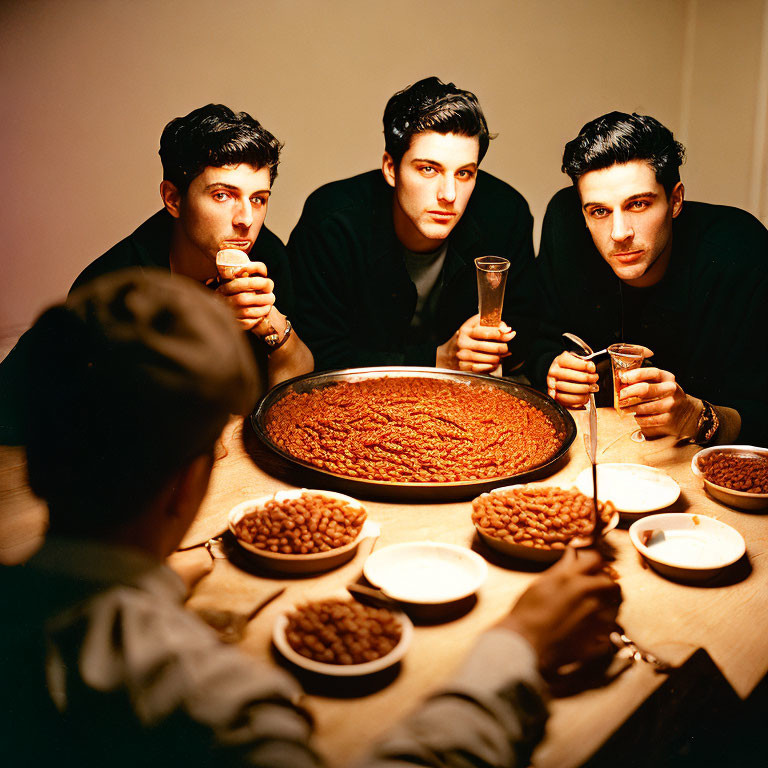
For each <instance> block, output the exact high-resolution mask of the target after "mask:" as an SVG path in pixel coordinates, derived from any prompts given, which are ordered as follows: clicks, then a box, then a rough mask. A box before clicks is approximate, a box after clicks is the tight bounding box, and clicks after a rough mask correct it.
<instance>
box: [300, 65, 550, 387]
mask: <svg viewBox="0 0 768 768" xmlns="http://www.w3.org/2000/svg"><path fill="white" fill-rule="evenodd" d="M384 140H385V152H384V158H383V161H382V167H381V170H374V171H369V172H368V173H363V174H360V175H359V176H354V177H352V178H350V179H344V180H342V181H335V182H332V183H330V184H327V185H325V186H323V187H321V188H320V189H318V190H317V191H315V192H314V193H313V194H312V195H310V197H309V198H308V200H307V201H306V204H305V206H304V210H303V213H302V214H301V218H300V219H299V222H298V224H297V225H296V227H295V229H294V230H293V232H292V234H291V237H290V239H289V241H288V250H289V252H290V256H291V266H292V269H293V271H294V282H295V286H296V299H297V301H296V326H297V328H299V329H300V331H301V334H302V336H303V337H304V338H305V339H306V341H307V344H308V345H309V347H310V348H311V349H312V352H313V354H314V357H315V366H316V368H317V369H325V368H345V367H349V366H360V365H398V364H400V365H422V366H438V367H442V368H454V369H460V370H465V371H476V372H486V373H487V372H491V371H493V370H494V369H496V368H497V366H498V365H499V363H500V362H501V360H502V359H503V358H505V357H507V356H510V360H509V361H508V364H507V366H505V367H509V368H514V367H516V366H518V365H520V364H521V363H522V362H523V360H524V359H525V348H526V346H527V344H528V341H529V338H530V333H531V326H532V318H533V316H534V314H535V310H536V304H537V302H536V284H535V277H534V269H533V262H534V259H533V245H532V218H531V214H530V212H529V210H528V206H527V204H526V202H525V200H524V199H523V197H522V196H521V195H520V194H519V193H518V192H516V191H515V190H514V189H512V187H510V186H509V185H508V184H506V183H504V182H503V181H500V180H499V179H497V178H495V177H493V176H491V175H490V174H487V173H484V172H483V171H480V170H479V165H480V163H481V161H482V160H483V157H484V156H485V154H486V151H487V149H488V144H489V140H490V135H489V132H488V126H487V123H486V120H485V117H484V115H483V112H482V110H481V108H480V105H479V103H478V101H477V98H476V97H475V96H474V94H472V93H470V92H469V91H463V90H461V89H459V88H457V87H456V86H455V85H453V84H452V83H449V84H447V85H446V84H444V83H442V82H441V81H440V80H438V79H437V78H436V77H429V78H426V79H424V80H421V81H419V82H417V83H415V84H414V85H412V86H410V87H408V88H406V89H404V90H402V91H400V92H398V93H396V94H395V95H394V96H393V97H392V98H391V99H390V100H389V102H388V103H387V106H386V109H385V110H384ZM487 255H496V256H504V257H506V258H508V259H509V260H510V262H511V266H510V269H509V278H508V281H507V294H506V300H505V304H504V311H503V313H502V323H501V324H500V325H499V326H497V327H485V326H481V325H480V324H479V318H478V315H477V282H476V277H475V265H474V259H475V258H476V257H478V256H487ZM515 334H516V335H515ZM513 339H514V340H513Z"/></svg>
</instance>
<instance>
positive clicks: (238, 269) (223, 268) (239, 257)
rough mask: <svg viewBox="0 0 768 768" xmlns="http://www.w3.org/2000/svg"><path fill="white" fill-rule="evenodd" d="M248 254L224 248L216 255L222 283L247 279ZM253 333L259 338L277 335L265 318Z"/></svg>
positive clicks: (254, 328) (258, 323) (255, 327)
mask: <svg viewBox="0 0 768 768" xmlns="http://www.w3.org/2000/svg"><path fill="white" fill-rule="evenodd" d="M250 263H251V260H250V259H249V258H248V254H247V253H245V252H244V251H240V250H238V249H237V248H224V249H223V250H221V251H219V252H218V253H217V254H216V269H217V270H218V272H219V279H220V280H221V281H222V282H225V283H226V282H229V281H230V280H234V279H235V278H236V277H248V274H249V273H248V270H247V269H245V266H246V265H248V264H250ZM253 332H254V333H255V334H256V335H257V336H259V337H260V338H264V337H266V336H272V335H274V334H276V333H277V331H276V330H275V328H274V326H273V325H272V323H270V322H269V320H268V319H267V318H266V317H262V318H261V320H259V321H258V322H257V323H256V325H255V326H254V327H253Z"/></svg>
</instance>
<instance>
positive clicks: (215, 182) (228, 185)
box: [204, 181, 272, 196]
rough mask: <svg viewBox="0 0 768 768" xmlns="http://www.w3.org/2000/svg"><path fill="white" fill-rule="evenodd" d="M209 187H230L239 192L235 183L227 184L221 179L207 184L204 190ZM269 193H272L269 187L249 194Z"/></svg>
mask: <svg viewBox="0 0 768 768" xmlns="http://www.w3.org/2000/svg"><path fill="white" fill-rule="evenodd" d="M211 189H231V190H233V191H234V192H239V191H240V187H238V186H236V185H235V184H227V183H226V182H223V181H214V182H212V183H211V184H209V185H208V186H207V187H206V188H205V190H204V191H205V192H207V191H208V190H211ZM271 194H272V190H271V189H257V190H256V191H255V192H252V193H251V196H253V195H271Z"/></svg>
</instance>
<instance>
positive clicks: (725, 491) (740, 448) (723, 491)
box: [691, 445, 768, 509]
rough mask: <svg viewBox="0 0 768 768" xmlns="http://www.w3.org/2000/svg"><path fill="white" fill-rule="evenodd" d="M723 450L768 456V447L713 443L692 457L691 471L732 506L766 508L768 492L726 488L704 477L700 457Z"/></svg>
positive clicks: (705, 485) (710, 492)
mask: <svg viewBox="0 0 768 768" xmlns="http://www.w3.org/2000/svg"><path fill="white" fill-rule="evenodd" d="M716 451H722V452H723V453H735V454H738V455H741V456H750V457H752V456H761V457H766V458H768V448H758V447H757V446H754V445H713V446H711V447H710V448H704V449H703V450H701V451H699V452H698V453H697V454H696V455H695V456H694V457H693V459H691V472H693V474H694V475H696V477H700V478H701V479H702V481H703V483H704V487H705V488H706V489H707V491H708V492H709V494H710V495H711V496H713V497H714V498H716V499H717V500H718V501H722V502H723V503H724V504H728V506H731V507H738V508H739V509H764V508H765V507H768V493H748V492H746V491H733V490H731V489H730V488H724V487H723V486H722V485H715V483H711V482H710V481H709V480H707V479H706V478H705V477H704V473H703V472H702V471H701V469H699V459H700V458H702V457H703V456H707V455H708V454H710V453H714V452H716Z"/></svg>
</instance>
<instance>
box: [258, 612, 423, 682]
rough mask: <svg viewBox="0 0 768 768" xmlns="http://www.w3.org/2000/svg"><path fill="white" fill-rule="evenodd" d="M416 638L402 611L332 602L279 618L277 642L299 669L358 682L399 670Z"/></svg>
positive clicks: (276, 633)
mask: <svg viewBox="0 0 768 768" xmlns="http://www.w3.org/2000/svg"><path fill="white" fill-rule="evenodd" d="M412 635H413V624H412V623H411V621H410V619H409V618H408V617H407V616H406V615H405V614H404V613H403V612H402V611H397V610H390V609H388V608H376V607H373V606H369V605H363V604H362V603H358V602H357V601H355V600H350V599H343V598H336V597H332V598H327V599H325V600H315V601H311V602H307V603H303V604H301V605H296V606H294V607H293V609H292V610H289V611H287V612H286V613H283V614H281V615H280V616H278V618H277V621H276V622H275V625H274V628H273V631H272V640H273V642H274V644H275V646H276V647H277V649H278V651H280V653H281V654H282V655H283V656H284V657H285V658H286V659H287V660H288V661H290V662H291V663H293V664H295V665H296V666H299V667H302V668H303V669H307V670H309V671H310V672H317V673H320V674H323V675H332V676H335V677H354V676H360V675H370V674H372V673H374V672H380V671H381V670H383V669H386V668H387V667H390V666H392V665H393V664H396V663H397V662H398V661H400V660H401V659H402V658H403V656H404V655H405V652H406V651H407V650H408V646H409V645H410V643H411V637H412Z"/></svg>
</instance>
